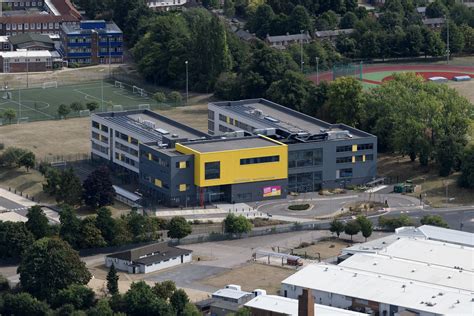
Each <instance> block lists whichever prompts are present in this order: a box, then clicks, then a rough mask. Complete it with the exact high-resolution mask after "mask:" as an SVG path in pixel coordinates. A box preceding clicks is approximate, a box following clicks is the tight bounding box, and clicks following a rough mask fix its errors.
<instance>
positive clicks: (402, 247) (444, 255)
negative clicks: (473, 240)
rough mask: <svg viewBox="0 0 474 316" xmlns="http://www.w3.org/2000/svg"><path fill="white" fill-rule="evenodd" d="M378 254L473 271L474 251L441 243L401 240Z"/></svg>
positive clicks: (469, 248)
mask: <svg viewBox="0 0 474 316" xmlns="http://www.w3.org/2000/svg"><path fill="white" fill-rule="evenodd" d="M379 253H381V254H384V255H387V256H392V257H395V258H401V259H406V260H411V261H417V262H423V263H429V264H431V265H438V266H443V267H448V268H454V267H460V268H462V269H463V270H468V271H471V272H473V271H474V249H473V248H471V247H464V246H461V245H454V244H449V243H445V242H441V241H435V240H426V239H414V238H402V239H400V240H397V241H395V242H394V243H392V244H391V245H388V246H387V247H386V248H385V249H383V250H381V251H379Z"/></svg>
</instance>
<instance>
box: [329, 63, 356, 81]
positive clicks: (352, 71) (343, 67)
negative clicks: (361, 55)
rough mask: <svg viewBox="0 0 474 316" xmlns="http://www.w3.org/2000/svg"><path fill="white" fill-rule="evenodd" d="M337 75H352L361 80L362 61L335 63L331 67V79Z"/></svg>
mask: <svg viewBox="0 0 474 316" xmlns="http://www.w3.org/2000/svg"><path fill="white" fill-rule="evenodd" d="M339 77H354V78H356V79H359V80H362V62H360V63H359V64H355V63H349V64H336V65H334V66H333V67H332V80H336V79H337V78H339Z"/></svg>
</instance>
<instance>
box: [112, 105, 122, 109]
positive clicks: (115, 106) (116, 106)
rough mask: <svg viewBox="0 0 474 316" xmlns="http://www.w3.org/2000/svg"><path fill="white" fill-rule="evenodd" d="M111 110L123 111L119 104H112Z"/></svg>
mask: <svg viewBox="0 0 474 316" xmlns="http://www.w3.org/2000/svg"><path fill="white" fill-rule="evenodd" d="M112 110H113V111H123V106H122V105H120V104H114V105H113V106H112Z"/></svg>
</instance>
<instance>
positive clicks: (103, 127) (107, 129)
mask: <svg viewBox="0 0 474 316" xmlns="http://www.w3.org/2000/svg"><path fill="white" fill-rule="evenodd" d="M100 130H101V131H102V132H106V133H108V132H109V128H108V127H107V126H105V125H102V126H101V127H100Z"/></svg>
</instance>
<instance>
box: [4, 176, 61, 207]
mask: <svg viewBox="0 0 474 316" xmlns="http://www.w3.org/2000/svg"><path fill="white" fill-rule="evenodd" d="M43 181H44V179H43V176H42V175H41V173H39V172H38V171H36V170H33V169H31V170H30V171H29V172H26V170H25V169H23V168H20V169H16V168H0V187H2V188H4V189H7V190H8V188H12V191H13V190H15V189H16V190H17V191H18V192H23V195H24V196H26V195H28V197H34V199H35V201H39V202H41V203H54V199H53V198H51V197H50V196H48V195H47V194H46V193H44V192H43Z"/></svg>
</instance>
